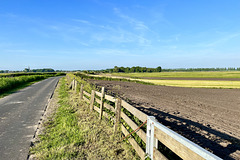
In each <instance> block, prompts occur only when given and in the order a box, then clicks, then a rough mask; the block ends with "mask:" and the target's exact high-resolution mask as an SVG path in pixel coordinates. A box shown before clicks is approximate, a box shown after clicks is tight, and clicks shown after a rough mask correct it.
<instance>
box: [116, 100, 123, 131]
mask: <svg viewBox="0 0 240 160" xmlns="http://www.w3.org/2000/svg"><path fill="white" fill-rule="evenodd" d="M115 106H116V108H115V109H116V112H115V113H116V114H115V124H114V132H115V133H116V132H117V131H118V130H119V129H120V119H121V99H119V98H118V99H117V100H116V102H115Z"/></svg>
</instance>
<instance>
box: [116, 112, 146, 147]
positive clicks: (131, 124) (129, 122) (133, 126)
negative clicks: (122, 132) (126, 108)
mask: <svg viewBox="0 0 240 160" xmlns="http://www.w3.org/2000/svg"><path fill="white" fill-rule="evenodd" d="M121 117H122V118H123V119H124V121H125V122H126V123H127V124H128V125H129V126H130V127H131V128H132V129H133V130H135V129H137V128H138V126H137V125H136V124H135V123H134V122H133V121H132V120H131V119H130V118H129V117H128V116H127V115H126V114H125V113H124V112H121ZM136 133H137V135H138V136H139V137H140V138H141V139H142V140H143V141H144V142H145V143H146V139H147V134H146V133H145V132H144V131H143V130H142V129H139V130H138V131H137V132H136Z"/></svg>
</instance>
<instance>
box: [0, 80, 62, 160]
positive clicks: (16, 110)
mask: <svg viewBox="0 0 240 160" xmlns="http://www.w3.org/2000/svg"><path fill="white" fill-rule="evenodd" d="M59 78H60V77H51V78H48V79H45V80H43V81H40V82H38V83H35V84H33V85H31V86H29V87H27V88H24V89H22V90H20V91H18V92H16V93H14V94H11V95H9V96H6V97H4V98H2V99H0V159H1V160H18V159H19V160H24V159H27V156H28V152H29V147H30V144H31V140H32V138H33V135H34V133H35V130H36V128H37V125H38V122H39V120H40V118H41V116H42V114H43V113H44V109H45V108H46V106H47V104H48V100H49V98H50V97H51V95H52V93H53V91H54V89H55V87H56V85H57V82H58V80H59Z"/></svg>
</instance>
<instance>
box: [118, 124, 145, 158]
mask: <svg viewBox="0 0 240 160" xmlns="http://www.w3.org/2000/svg"><path fill="white" fill-rule="evenodd" d="M121 129H122V132H123V134H124V135H125V136H126V135H128V134H129V132H128V131H127V129H126V128H125V127H124V126H123V125H121ZM128 141H129V142H130V144H131V145H132V146H133V148H134V149H135V151H136V152H137V154H138V155H139V157H140V158H141V159H142V160H145V152H144V151H143V149H142V148H141V147H140V146H139V145H138V144H137V142H136V141H135V140H134V139H133V138H129V139H128Z"/></svg>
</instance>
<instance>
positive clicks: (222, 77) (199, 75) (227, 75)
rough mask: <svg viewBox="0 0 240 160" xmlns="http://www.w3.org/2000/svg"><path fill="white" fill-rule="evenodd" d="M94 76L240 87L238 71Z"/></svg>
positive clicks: (210, 86)
mask: <svg viewBox="0 0 240 160" xmlns="http://www.w3.org/2000/svg"><path fill="white" fill-rule="evenodd" d="M96 76H103V77H104V76H105V77H112V78H128V79H130V80H138V81H142V82H148V83H152V84H155V85H163V86H175V87H191V88H228V89H234V88H235V89H236V88H240V72H238V71H235V72H158V73H112V74H102V75H96Z"/></svg>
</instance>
